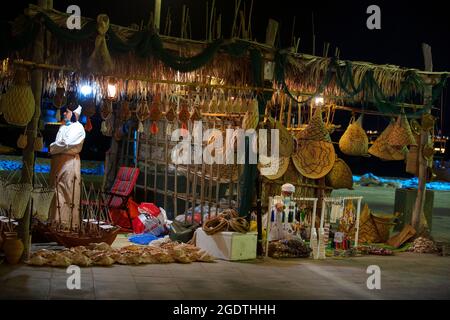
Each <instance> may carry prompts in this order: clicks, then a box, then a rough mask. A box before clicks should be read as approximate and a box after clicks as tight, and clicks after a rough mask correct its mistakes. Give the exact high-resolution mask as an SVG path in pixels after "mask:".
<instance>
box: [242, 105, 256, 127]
mask: <svg viewBox="0 0 450 320" xmlns="http://www.w3.org/2000/svg"><path fill="white" fill-rule="evenodd" d="M258 123H259V110H258V100H256V99H253V100H252V101H251V102H250V103H249V106H248V110H247V111H246V112H245V115H244V118H243V119H242V128H243V129H244V130H248V129H256V128H257V127H258Z"/></svg>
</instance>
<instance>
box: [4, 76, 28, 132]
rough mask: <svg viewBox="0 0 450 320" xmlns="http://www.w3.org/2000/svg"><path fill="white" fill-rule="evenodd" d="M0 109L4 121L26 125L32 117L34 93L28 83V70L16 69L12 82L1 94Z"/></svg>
mask: <svg viewBox="0 0 450 320" xmlns="http://www.w3.org/2000/svg"><path fill="white" fill-rule="evenodd" d="M0 104H1V107H0V109H1V110H2V112H3V117H4V118H5V120H6V122H8V123H9V124H12V125H16V126H21V127H22V126H26V125H27V124H28V123H29V122H30V120H31V119H32V118H33V115H34V110H35V101H34V95H33V92H32V90H31V87H30V85H29V83H28V72H27V70H25V69H18V70H17V71H16V74H15V76H14V84H13V85H12V86H11V87H10V88H9V89H8V91H7V92H6V93H5V94H4V95H2V99H1V100H0Z"/></svg>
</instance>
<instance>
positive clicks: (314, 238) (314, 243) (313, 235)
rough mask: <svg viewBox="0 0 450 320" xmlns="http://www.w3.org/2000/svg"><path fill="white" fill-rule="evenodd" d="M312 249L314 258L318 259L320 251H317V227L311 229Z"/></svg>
mask: <svg viewBox="0 0 450 320" xmlns="http://www.w3.org/2000/svg"><path fill="white" fill-rule="evenodd" d="M309 245H310V247H311V249H312V256H313V258H314V259H317V257H318V252H317V231H316V228H312V230H311V241H310V243H309Z"/></svg>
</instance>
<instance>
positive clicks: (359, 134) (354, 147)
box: [339, 115, 369, 156]
mask: <svg viewBox="0 0 450 320" xmlns="http://www.w3.org/2000/svg"><path fill="white" fill-rule="evenodd" d="M362 117H363V116H362V115H361V116H360V117H359V119H358V120H357V121H355V118H354V117H352V118H351V119H350V124H349V126H348V127H347V129H346V130H345V132H344V134H343V135H342V137H341V139H340V140H339V148H340V149H341V151H342V153H344V154H346V155H349V156H367V155H368V153H367V150H368V148H369V138H368V137H367V134H366V132H365V131H364V129H363V128H362Z"/></svg>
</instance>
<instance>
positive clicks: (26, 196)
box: [4, 183, 33, 219]
mask: <svg viewBox="0 0 450 320" xmlns="http://www.w3.org/2000/svg"><path fill="white" fill-rule="evenodd" d="M32 189H33V187H32V186H31V184H30V183H12V184H9V185H7V186H6V188H5V192H4V193H6V201H7V203H6V208H7V209H9V208H11V214H12V216H13V217H14V218H15V219H22V218H23V216H24V214H25V209H26V208H27V205H28V201H29V200H30V195H31V190H32Z"/></svg>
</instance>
